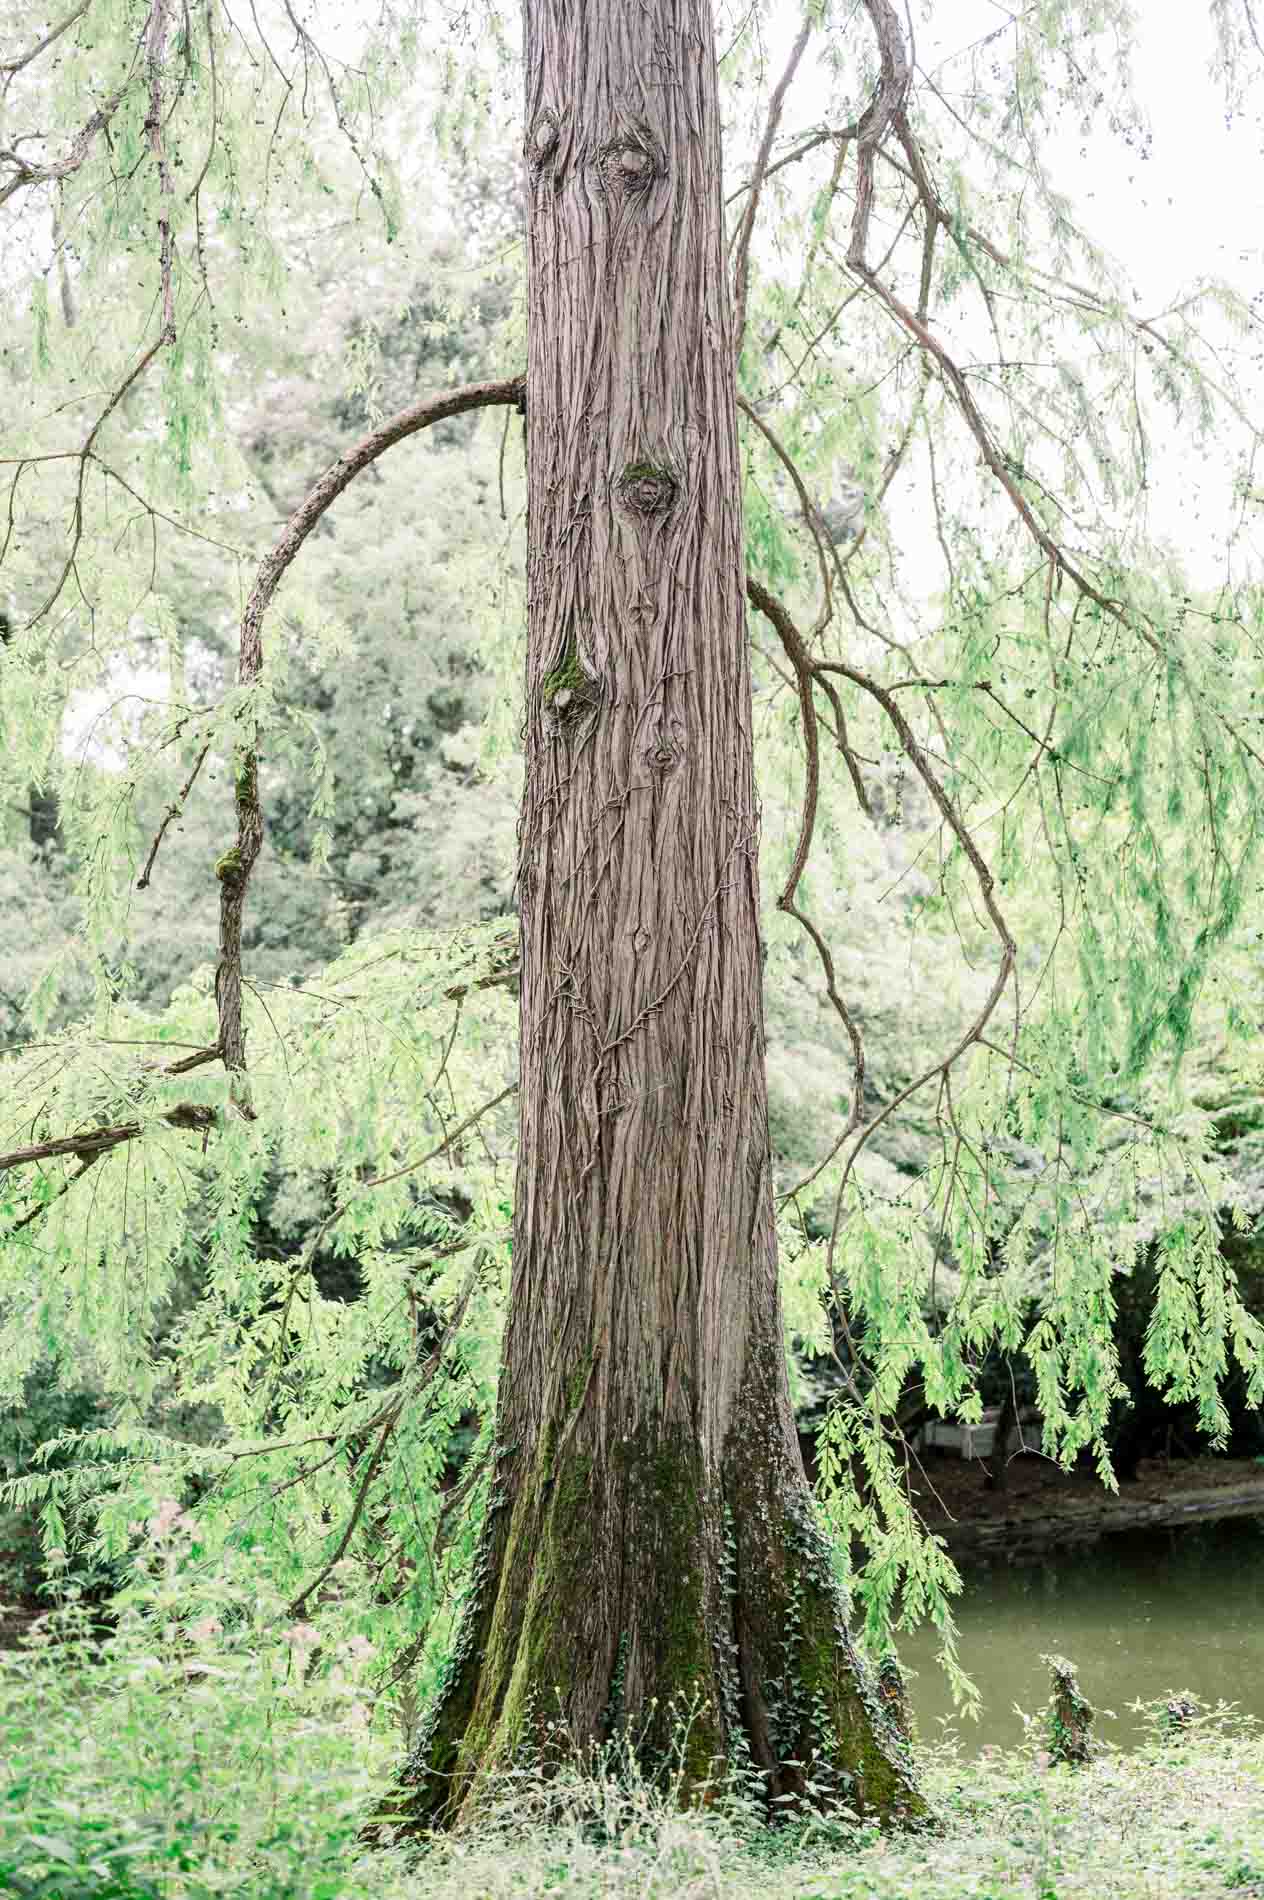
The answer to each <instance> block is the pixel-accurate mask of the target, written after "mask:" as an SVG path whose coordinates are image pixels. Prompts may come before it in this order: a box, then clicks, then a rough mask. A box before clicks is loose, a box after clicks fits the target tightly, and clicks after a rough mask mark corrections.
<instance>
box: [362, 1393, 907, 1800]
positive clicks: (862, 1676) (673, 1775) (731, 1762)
mask: <svg viewBox="0 0 1264 1900" xmlns="http://www.w3.org/2000/svg"><path fill="white" fill-rule="evenodd" d="M766 1396H767V1398H769V1399H773V1394H772V1393H771V1392H770V1393H769V1394H767V1395H766ZM748 1397H749V1399H750V1403H749V1404H748V1405H747V1406H746V1407H744V1408H743V1411H744V1414H745V1416H744V1419H743V1420H742V1421H741V1422H740V1423H739V1426H738V1428H737V1429H735V1430H734V1431H733V1432H732V1433H731V1434H730V1444H729V1449H728V1451H727V1454H726V1456H725V1459H724V1461H723V1466H722V1469H721V1471H720V1473H719V1474H718V1475H717V1476H715V1477H713V1478H712V1479H711V1480H710V1481H708V1479H707V1476H706V1473H705V1472H704V1470H703V1469H702V1461H701V1458H700V1456H699V1452H698V1448H697V1446H696V1445H695V1444H694V1443H693V1442H692V1441H681V1440H676V1441H672V1440H671V1439H667V1440H664V1439H663V1438H662V1437H659V1438H658V1439H657V1440H655V1441H653V1442H650V1441H648V1440H647V1439H645V1438H644V1437H640V1438H636V1439H632V1438H629V1439H624V1440H621V1441H619V1442H618V1444H617V1445H616V1446H615V1447H614V1450H613V1452H612V1454H611V1455H610V1457H609V1458H608V1460H605V1461H600V1462H599V1461H598V1460H596V1459H594V1458H593V1457H592V1456H591V1455H589V1454H587V1453H585V1452H583V1451H581V1450H579V1449H578V1448H571V1447H569V1446H568V1445H567V1444H566V1443H565V1433H564V1432H563V1433H562V1434H561V1435H560V1439H559V1437H558V1435H555V1434H549V1438H550V1439H551V1440H552V1441H553V1442H552V1443H549V1442H542V1443H541V1445H540V1447H539V1448H538V1449H537V1451H536V1454H535V1455H534V1456H533V1457H532V1458H531V1459H530V1461H529V1463H526V1462H525V1461H523V1460H522V1459H521V1456H520V1454H515V1452H514V1451H512V1450H510V1451H509V1452H508V1453H507V1454H506V1455H505V1457H504V1460H503V1468H502V1472H501V1475H500V1481H499V1483H498V1485H497V1489H496V1495H495V1496H494V1498H493V1501H492V1505H491V1507H490V1511H489V1516H488V1521H487V1524H486V1526H485V1531H484V1537H483V1544H482V1551H481V1556H480V1560H479V1564H478V1566H477V1569H476V1575H475V1579H474V1584H473V1589H472V1595H471V1600H470V1603H469V1605H468V1606H467V1610H466V1614H465V1618H464V1623H463V1629H462V1635H461V1638H460V1640H459V1643H458V1646H457V1650H456V1653H455V1654H454V1655H453V1657H452V1658H451V1660H450V1663H449V1666H448V1671H447V1677H446V1681H445V1684H444V1686H443V1688H442V1690H441V1692H440V1694H439V1695H438V1697H437V1698H436V1703H435V1706H434V1710H433V1713H432V1716H431V1720H430V1722H429V1724H428V1725H427V1727H426V1729H425V1731H424V1733H423V1736H422V1738H421V1739H420V1740H419V1742H418V1744H417V1747H416V1748H415V1749H414V1751H413V1753H412V1755H411V1757H410V1758H409V1761H408V1762H407V1764H406V1766H405V1769H404V1771H403V1774H402V1776H401V1780H400V1785H399V1787H398V1788H397V1789H396V1791H395V1792H394V1794H393V1796H392V1797H391V1799H390V1800H389V1801H387V1802H386V1803H385V1804H384V1806H383V1809H382V1811H381V1814H380V1817H379V1818H380V1820H381V1822H383V1823H386V1824H390V1825H392V1826H394V1827H397V1828H402V1829H403V1830H404V1831H405V1832H415V1831H419V1830H421V1829H425V1828H431V1827H444V1826H450V1825H453V1824H455V1823H457V1822H459V1821H462V1820H466V1819H469V1818H470V1817H471V1816H472V1814H473V1812H474V1811H475V1810H476V1808H477V1807H478V1805H479V1804H480V1802H481V1800H482V1799H483V1797H484V1796H486V1795H487V1794H489V1793H491V1791H492V1789H493V1788H494V1785H495V1782H496V1780H497V1777H498V1775H499V1774H501V1773H503V1772H504V1771H506V1770H508V1769H510V1768H521V1767H533V1768H535V1769H537V1770H538V1771H540V1772H542V1773H545V1774H547V1773H549V1772H550V1770H551V1769H552V1768H554V1767H555V1766H556V1765H557V1764H558V1762H559V1761H560V1760H562V1759H564V1758H566V1757H568V1756H569V1757H571V1758H572V1759H575V1758H578V1759H580V1760H583V1761H587V1762H590V1763H591V1762H594V1761H596V1760H597V1759H598V1758H599V1756H600V1751H601V1749H602V1747H603V1745H605V1746H606V1747H607V1750H608V1758H609V1760H610V1761H611V1762H612V1763H614V1762H617V1761H619V1760H622V1761H624V1762H626V1761H628V1760H629V1758H634V1759H635V1761H636V1763H637V1766H638V1768H639V1770H640V1772H641V1773H643V1774H644V1775H645V1776H646V1777H648V1778H650V1779H653V1778H656V1777H662V1778H663V1780H664V1781H665V1782H667V1783H668V1784H669V1785H670V1786H671V1787H672V1788H673V1789H674V1790H676V1791H677V1792H678V1794H679V1797H680V1798H681V1799H682V1800H683V1801H685V1802H687V1803H694V1802H697V1803H708V1802H711V1801H713V1800H715V1799H716V1798H718V1797H719V1796H720V1795H721V1794H722V1793H723V1791H724V1790H725V1789H726V1788H727V1787H732V1788H735V1789H740V1790H741V1791H742V1792H743V1793H744V1794H745V1795H747V1796H748V1797H749V1796H750V1795H751V1794H758V1795H759V1797H760V1798H762V1800H763V1801H764V1802H765V1803H766V1804H767V1807H768V1811H769V1813H770V1815H778V1814H786V1815H790V1814H794V1813H796V1812H802V1811H804V1810H808V1809H811V1810H813V1811H817V1812H829V1811H832V1810H833V1811H837V1810H843V1809H846V1810H850V1811H851V1812H853V1813H855V1814H857V1815H866V1816H871V1817H875V1818H880V1819H883V1820H890V1821H893V1822H897V1821H898V1822H906V1823H908V1822H915V1821H919V1820H924V1819H925V1818H926V1814H927V1810H926V1805H925V1802H924V1800H923V1799H922V1797H921V1796H920V1794H919V1793H918V1791H917V1787H916V1783H915V1780H914V1776H913V1770H912V1761H911V1756H910V1751H909V1746H908V1741H907V1738H906V1737H905V1736H904V1735H903V1734H901V1732H900V1728H899V1726H898V1724H897V1722H896V1721H895V1720H894V1719H893V1717H892V1714H891V1712H890V1709H889V1707H888V1706H887V1705H886V1704H885V1702H884V1700H883V1697H882V1695H881V1693H880V1690H879V1687H878V1684H877V1683H876V1681H875V1680H874V1677H873V1674H872V1672H871V1671H870V1670H869V1669H868V1667H867V1666H866V1665H865V1663H864V1662H863V1661H862V1659H861V1658H860V1657H859V1656H858V1654H857V1653H856V1650H855V1648H854V1646H853V1644H852V1642H851V1639H850V1637H849V1635H848V1632H847V1626H846V1616H845V1606H844V1604H843V1601H842V1597H841V1593H840V1590H839V1586H838V1583H837V1580H836V1577H835V1575H834V1571H833V1566H832V1562H831V1556H830V1551H829V1547H828V1543H827V1541H826V1538H825V1537H824V1535H823V1533H822V1530H821V1528H820V1525H819V1523H818V1520H817V1516H816V1512H815V1508H814V1505H813V1503H812V1499H811V1496H810V1494H809V1492H808V1490H807V1486H806V1482H805V1480H804V1477H803V1473H802V1465H801V1461H800V1459H799V1455H798V1447H797V1444H796V1443H795V1442H794V1439H793V1436H792V1434H790V1433H788V1432H784V1431H781V1430H779V1429H778V1419H779V1408H778V1406H777V1405H776V1403H775V1400H774V1402H773V1403H771V1404H769V1405H767V1406H761V1405H760V1404H759V1403H758V1395H756V1394H749V1395H748ZM783 1441H784V1442H783ZM611 1745H612V1746H611Z"/></svg>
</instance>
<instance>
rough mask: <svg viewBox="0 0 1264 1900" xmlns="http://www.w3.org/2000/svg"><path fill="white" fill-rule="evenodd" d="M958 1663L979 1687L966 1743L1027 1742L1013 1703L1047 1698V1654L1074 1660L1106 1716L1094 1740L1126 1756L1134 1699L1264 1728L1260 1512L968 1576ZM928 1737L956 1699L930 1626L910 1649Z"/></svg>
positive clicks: (1130, 1534) (1030, 1706)
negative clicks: (1197, 1707) (1185, 1701)
mask: <svg viewBox="0 0 1264 1900" xmlns="http://www.w3.org/2000/svg"><path fill="white" fill-rule="evenodd" d="M962 1574H963V1576H964V1579H965V1591H964V1594H963V1595H962V1597H961V1598H959V1599H958V1604H957V1622H958V1625H959V1627H960V1631H961V1647H960V1654H961V1660H962V1663H963V1664H964V1666H965V1669H966V1673H967V1674H968V1675H970V1676H972V1677H973V1678H974V1680H975V1682H976V1683H977V1685H978V1687H979V1691H980V1694H981V1696H982V1701H983V1709H982V1714H981V1716H980V1719H979V1721H978V1723H977V1724H975V1723H970V1722H963V1723H962V1724H961V1736H962V1740H963V1742H964V1743H965V1745H966V1747H967V1748H974V1747H981V1746H982V1745H983V1744H984V1743H986V1742H996V1743H999V1744H1001V1745H1002V1746H1006V1745H1007V1744H1009V1743H1011V1742H1014V1741H1017V1740H1019V1738H1020V1737H1021V1735H1022V1724H1021V1722H1020V1721H1019V1718H1018V1716H1017V1715H1016V1714H1015V1713H1014V1707H1013V1705H1014V1703H1015V1702H1017V1703H1018V1704H1019V1706H1020V1707H1021V1708H1023V1709H1025V1710H1027V1712H1028V1713H1029V1714H1030V1713H1031V1712H1032V1711H1034V1710H1035V1709H1036V1708H1037V1707H1039V1705H1040V1704H1041V1703H1043V1702H1044V1701H1045V1700H1046V1699H1047V1696H1048V1680H1047V1677H1046V1675H1045V1672H1044V1669H1043V1667H1042V1665H1041V1662H1040V1657H1041V1654H1042V1653H1050V1652H1054V1653H1060V1654H1062V1655H1065V1656H1069V1657H1070V1658H1071V1660H1072V1661H1073V1662H1074V1663H1075V1665H1076V1668H1077V1669H1078V1671H1079V1677H1080V1685H1081V1687H1082V1688H1083V1690H1084V1693H1085V1695H1087V1697H1088V1698H1089V1701H1090V1702H1092V1703H1093V1704H1094V1705H1095V1707H1096V1708H1098V1709H1099V1710H1104V1709H1113V1710H1114V1711H1115V1714H1116V1717H1117V1719H1116V1720H1115V1721H1109V1720H1107V1719H1106V1718H1105V1717H1104V1716H1099V1719H1098V1723H1097V1732H1098V1733H1099V1734H1100V1735H1101V1736H1103V1737H1104V1738H1106V1739H1109V1740H1110V1741H1113V1742H1115V1743H1117V1744H1118V1745H1119V1746H1120V1747H1123V1748H1127V1747H1132V1746H1135V1744H1136V1743H1137V1742H1138V1741H1139V1740H1140V1739H1141V1730H1140V1728H1139V1726H1138V1718H1137V1717H1136V1716H1135V1715H1133V1714H1131V1713H1130V1711H1129V1709H1128V1704H1129V1703H1130V1702H1133V1701H1135V1700H1136V1699H1137V1698H1138V1697H1141V1698H1143V1699H1145V1700H1149V1699H1150V1698H1152V1697H1154V1696H1163V1695H1169V1694H1171V1693H1173V1692H1174V1691H1176V1690H1180V1689H1189V1690H1191V1691H1192V1692H1193V1694H1194V1695H1196V1696H1198V1697H1199V1699H1200V1700H1201V1701H1203V1702H1205V1703H1214V1702H1215V1701H1216V1700H1217V1699H1218V1698H1221V1697H1223V1699H1224V1700H1225V1701H1226V1702H1237V1703H1238V1704H1239V1706H1240V1707H1241V1708H1243V1709H1244V1710H1246V1711H1248V1712H1249V1713H1251V1714H1253V1715H1256V1716H1259V1717H1260V1718H1262V1719H1264V1517H1254V1518H1250V1517H1247V1518H1229V1519H1225V1520H1224V1521H1223V1522H1221V1523H1219V1524H1197V1525H1191V1526H1189V1528H1187V1529H1169V1530H1146V1531H1127V1532H1120V1533H1117V1534H1116V1535H1114V1536H1110V1537H1103V1538H1102V1539H1101V1541H1100V1543H1097V1544H1092V1545H1088V1546H1080V1547H1078V1548H1077V1547H1075V1546H1068V1547H1067V1548H1065V1549H1063V1550H1061V1551H1058V1552H1055V1553H1053V1554H1051V1555H1049V1556H1047V1557H1045V1558H1044V1559H1043V1560H1041V1561H1039V1562H1035V1563H1029V1564H1025V1565H1023V1566H1021V1567H1020V1566H1018V1565H1008V1564H991V1565H988V1566H987V1567H986V1568H984V1567H978V1568H971V1569H969V1570H963V1573H962ZM900 1655H901V1658H902V1660H903V1661H904V1663H905V1665H906V1667H908V1668H909V1669H910V1670H913V1669H915V1670H917V1671H918V1675H917V1679H916V1680H915V1681H914V1682H912V1683H911V1684H910V1693H911V1698H912V1703H913V1708H914V1711H915V1713H916V1716H917V1721H918V1726H919V1728H920V1730H921V1733H922V1735H923V1736H924V1737H926V1738H927V1739H930V1738H931V1737H933V1736H935V1735H937V1734H938V1733H939V1732H940V1730H939V1718H940V1717H942V1716H946V1715H949V1714H951V1713H952V1698H951V1696H950V1694H949V1692H948V1685H947V1683H946V1681H945V1680H944V1677H943V1674H942V1671H941V1670H940V1669H939V1668H938V1666H937V1664H936V1662H935V1659H934V1657H935V1645H934V1642H933V1641H932V1640H931V1639H930V1637H929V1636H928V1635H927V1634H926V1633H925V1632H923V1631H918V1632H917V1634H916V1635H915V1636H905V1637H903V1638H901V1640H900Z"/></svg>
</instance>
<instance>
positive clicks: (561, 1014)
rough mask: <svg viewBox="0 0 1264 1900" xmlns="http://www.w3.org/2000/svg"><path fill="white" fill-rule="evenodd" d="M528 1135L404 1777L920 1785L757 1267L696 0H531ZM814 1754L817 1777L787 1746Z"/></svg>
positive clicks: (727, 512)
mask: <svg viewBox="0 0 1264 1900" xmlns="http://www.w3.org/2000/svg"><path fill="white" fill-rule="evenodd" d="M525 12H526V68H527V96H526V126H525V130H526V152H525V163H526V182H527V194H528V203H529V212H528V217H529V226H528V228H529V245H528V285H529V332H528V337H529V342H528V369H527V381H526V438H527V472H528V484H529V505H528V539H529V552H528V595H527V600H528V609H527V611H528V660H527V681H526V790H525V798H524V806H523V811H522V817H521V826H520V851H521V856H520V870H519V887H518V888H519V897H520V906H521V927H522V1021H521V1148H520V1158H519V1164H518V1188H517V1198H516V1208H515V1226H514V1250H513V1285H512V1298H511V1311H510V1317H509V1323H508V1329H507V1335H506V1340H505V1348H504V1368H503V1383H502V1396H501V1404H500V1417H499V1421H498V1433H497V1437H498V1458H497V1468H496V1477H495V1484H494V1489H493V1495H492V1502H491V1507H490V1511H489V1516H488V1520H487V1524H486V1529H485V1534H484V1539H483V1547H482V1551H481V1556H480V1562H479V1566H478V1571H477V1575H476V1578H475V1582H474V1586H473V1590H472V1594H471V1598H470V1602H469V1605H468V1608H467V1614H466V1618H465V1628H464V1633H463V1636H462V1639H461V1642H460V1644H459V1646H458V1650H457V1653H456V1654H455V1655H454V1657H453V1658H452V1661H451V1663H450V1666H449V1673H448V1677H447V1681H446V1685H445V1687H444V1690H443V1692H442V1694H441V1695H440V1697H439V1699H438V1701H437V1704H436V1707H435V1710H434V1714H433V1717H432V1720H431V1722H430V1724H429V1726H428V1728H427V1730H426V1732H425V1734H424V1736H423V1739H422V1741H421V1743H420V1745H419V1747H418V1749H417V1750H416V1751H415V1753H414V1755H413V1757H412V1758H411V1760H410V1762H409V1764H408V1766H407V1769H406V1771H405V1777H404V1786H403V1789H402V1790H401V1795H402V1799H401V1801H400V1802H399V1804H398V1811H399V1813H400V1814H401V1816H407V1817H410V1818H411V1819H412V1820H413V1821H415V1822H430V1821H445V1820H451V1819H453V1818H455V1817H456V1816H458V1815H459V1814H460V1812H461V1810H462V1808H463V1806H464V1805H465V1804H466V1802H467V1801H468V1800H469V1798H470V1796H471V1793H472V1792H473V1791H474V1790H476V1789H477V1788H478V1786H479V1783H480V1780H481V1778H482V1777H483V1775H484V1774H485V1773H486V1772H487V1771H488V1770H490V1769H494V1768H495V1767H497V1766H503V1765H505V1764H506V1763H508V1762H509V1760H510V1759H511V1758H512V1757H513V1756H514V1754H515V1753H516V1752H517V1751H518V1750H519V1749H521V1748H527V1749H528V1750H530V1749H532V1748H540V1747H544V1748H545V1749H546V1750H547V1749H548V1748H550V1747H553V1746H556V1745H557V1743H558V1740H559V1737H562V1738H564V1744H563V1745H570V1744H572V1743H574V1742H578V1743H581V1744H582V1743H586V1742H590V1741H592V1740H595V1739H601V1738H605V1737H611V1736H615V1735H618V1734H619V1733H621V1732H622V1733H627V1734H631V1735H635V1737H636V1738H637V1746H638V1748H639V1749H640V1750H641V1751H642V1753H643V1754H644V1756H645V1757H646V1758H648V1759H649V1760H650V1761H657V1760H661V1759H662V1758H664V1757H670V1756H671V1755H672V1753H673V1751H674V1750H676V1749H683V1767H684V1779H685V1785H686V1787H687V1789H688V1790H690V1791H692V1792H694V1793H702V1792H703V1791H704V1790H705V1788H706V1786H707V1785H708V1784H713V1783H714V1781H715V1779H716V1778H717V1777H718V1776H720V1775H722V1774H723V1773H724V1772H725V1770H726V1769H727V1768H735V1767H737V1768H740V1767H746V1768H747V1769H748V1770H750V1771H751V1772H752V1773H753V1774H755V1775H758V1776H759V1777H761V1778H762V1786H763V1787H764V1789H765V1791H766V1794H767V1797H768V1799H769V1800H770V1801H772V1800H776V1799H778V1798H783V1797H791V1798H794V1797H799V1798H801V1799H810V1800H813V1801H816V1800H823V1801H825V1802H827V1803H828V1802H829V1800H831V1799H832V1798H839V1799H843V1800H845V1801H847V1802H848V1803H849V1804H850V1805H852V1806H854V1807H858V1808H861V1809H864V1810H867V1811H870V1812H874V1811H878V1812H882V1813H893V1812H894V1813H902V1814H906V1815H912V1814H915V1813H917V1812H920V1807H921V1804H920V1802H919V1799H918V1796H917V1794H916V1792H915V1789H914V1787H913V1784H912V1781H911V1778H910V1774H909V1769H908V1763H907V1755H906V1750H905V1745H904V1744H903V1743H902V1741H901V1739H900V1737H899V1735H898V1733H897V1731H896V1728H895V1725H894V1724H893V1723H892V1722H891V1720H890V1719H889V1717H888V1716H887V1714H886V1713H885V1711H884V1709H883V1706H882V1704H881V1701H880V1699H879V1698H878V1696H877V1694H876V1693H875V1689H874V1686H873V1685H872V1684H871V1683H870V1682H869V1680H868V1678H867V1676H866V1674H865V1673H864V1671H863V1669H862V1666H861V1664H860V1662H859V1660H858V1658H857V1656H856V1654H855V1652H854V1650H853V1648H852V1646H851V1643H850V1641H849V1639H848V1636H847V1632H846V1628H845V1624H844V1620H843V1611H842V1605H841V1603H840V1600H839V1596H838V1592H837V1589H836V1587H835V1584H834V1581H833V1578H832V1574H831V1567H830V1561H829V1555H828V1551H827V1548H826V1546H825V1543H824V1541H823V1539H822V1537H821V1535H820V1532H819V1530H818V1528H817V1525H816V1521H815V1518H814V1513H813V1507H812V1504H811V1500H810V1498H809V1495H808V1491H807V1488H806V1484H805V1481H804V1475H803V1468H802V1462H801V1459H800V1454H799V1449H798V1443H797V1440H796V1437H795V1433H794V1428H793V1418H792V1414H791V1408H790V1397H789V1390H788V1386H787V1381H786V1372H785V1362H784V1356H783V1345H782V1322H781V1312H780V1305H779V1297H778V1290H777V1265H776V1237H775V1228H774V1222H773V1209H772V1195H771V1182H770V1172H769V1148H768V1126H767V1112H766V1096H765V1075H764V1025H763V1005H762V995H761V961H760V939H759V889H758V878H757V863H756V857H757V838H758V809H757V805H756V799H755V789H754V773H753V760H752V739H751V705H750V681H749V673H748V664H747V652H746V629H745V611H744V570H743V552H742V521H741V492H740V471H739V460H738V445H737V433H736V415H735V377H734V362H733V354H734V352H733V335H732V323H731V318H730V308H729V293H728V285H727V281H726V269H725V244H724V224H723V212H722V194H721V188H720V127H719V117H718V110H717V98H716V71H715V50H714V44H713V38H712V22H711V16H710V0H527V5H526V9H525ZM809 1784H810V1785H809Z"/></svg>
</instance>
